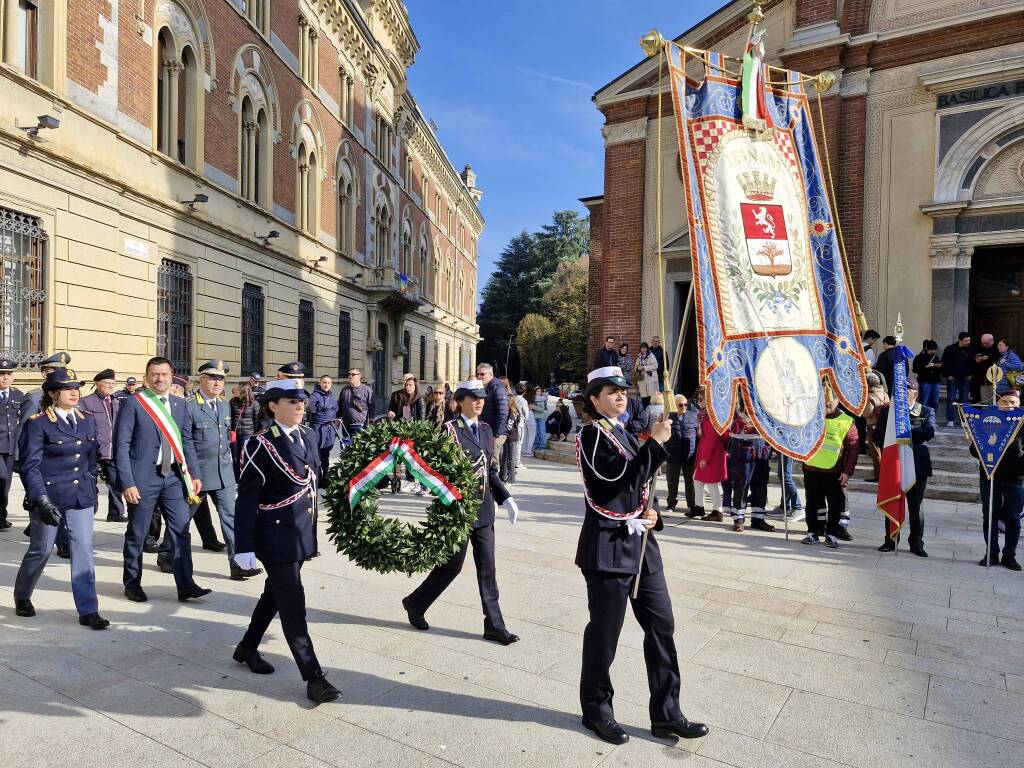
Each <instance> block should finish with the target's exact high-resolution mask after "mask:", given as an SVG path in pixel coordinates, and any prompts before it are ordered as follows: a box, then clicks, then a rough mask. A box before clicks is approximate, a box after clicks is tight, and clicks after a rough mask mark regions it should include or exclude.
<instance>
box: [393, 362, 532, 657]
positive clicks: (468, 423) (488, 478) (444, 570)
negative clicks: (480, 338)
mask: <svg viewBox="0 0 1024 768" xmlns="http://www.w3.org/2000/svg"><path fill="white" fill-rule="evenodd" d="M486 397H487V390H486V389H485V388H484V385H483V382H481V381H478V380H476V379H470V380H469V381H464V382H462V383H461V384H459V386H458V388H457V389H456V390H455V400H456V401H457V402H458V404H459V408H460V410H461V413H460V415H459V416H458V417H457V418H456V419H455V420H453V421H450V422H448V424H447V425H446V428H447V429H448V431H449V433H450V434H451V436H452V437H453V439H454V440H455V441H456V442H458V444H459V446H460V447H461V448H462V450H463V451H464V452H465V453H466V456H468V457H469V460H470V462H472V464H473V465H474V466H475V467H476V474H477V477H479V478H480V483H481V490H482V496H483V500H482V501H481V502H480V509H479V510H478V511H477V514H476V520H475V521H474V522H473V529H472V530H471V531H470V533H469V540H468V541H466V542H465V543H464V544H463V545H462V549H460V550H459V551H458V552H456V553H455V555H454V556H453V557H452V558H451V560H449V561H448V562H447V563H444V564H443V565H439V566H437V567H436V568H435V569H434V570H432V571H431V572H430V574H429V575H428V576H427V578H426V579H425V580H424V582H423V583H422V584H421V585H420V586H419V587H418V588H417V589H416V590H415V591H414V592H413V593H412V594H411V595H409V596H408V597H406V598H403V600H402V607H403V608H405V612H406V614H407V615H408V617H409V623H410V624H412V626H414V627H415V628H416V629H423V630H426V629H430V625H429V624H427V620H426V619H425V618H424V614H425V613H426V612H427V609H428V608H430V606H431V605H433V603H434V601H435V600H437V598H439V597H440V596H441V593H442V592H444V591H445V589H447V588H448V585H449V584H451V583H452V582H453V581H454V580H455V577H456V576H458V575H459V572H460V571H461V570H462V564H463V563H464V562H465V561H466V549H467V548H468V547H469V544H470V542H472V543H473V561H474V562H475V563H476V579H477V583H478V584H479V585H480V600H481V602H482V603H483V609H484V639H485V640H492V641H494V642H496V643H501V644H502V645H511V644H512V643H515V642H517V641H518V640H519V636H518V635H514V634H512V633H511V632H509V631H508V629H506V628H505V619H504V618H502V615H501V608H500V607H499V605H498V578H497V570H496V568H495V565H494V502H495V501H497V502H498V503H499V504H503V505H504V506H505V508H506V509H507V510H508V515H509V519H510V520H511V521H512V523H513V525H514V524H515V521H516V517H517V515H518V514H519V508H518V507H517V506H516V502H515V500H514V499H513V498H512V494H510V493H509V492H508V489H507V488H506V487H505V484H504V483H503V482H501V478H500V477H498V469H497V466H496V465H495V463H494V461H493V458H494V434H493V433H492V432H491V428H490V426H488V425H487V423H486V422H484V421H481V420H480V412H481V411H482V410H483V406H484V400H485V399H486Z"/></svg>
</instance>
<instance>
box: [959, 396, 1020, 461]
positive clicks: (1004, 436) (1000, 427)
mask: <svg viewBox="0 0 1024 768" xmlns="http://www.w3.org/2000/svg"><path fill="white" fill-rule="evenodd" d="M960 407H961V410H962V412H963V416H964V424H965V425H966V427H967V434H968V435H969V436H970V438H971V441H972V442H973V443H974V447H975V449H976V450H977V451H978V459H979V460H980V461H981V466H982V468H983V469H984V470H985V476H986V477H988V478H989V479H991V478H992V475H993V474H995V471H996V467H998V466H999V462H1000V461H1002V459H1003V454H1005V453H1006V449H1007V447H1009V445H1010V443H1012V442H1013V439H1014V438H1015V437H1016V436H1017V431H1018V430H1019V429H1020V426H1021V423H1022V421H1024V408H1010V409H1008V410H1003V409H1002V408H1000V407H999V406H997V405H963V406H960Z"/></svg>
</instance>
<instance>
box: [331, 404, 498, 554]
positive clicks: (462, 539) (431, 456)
mask: <svg viewBox="0 0 1024 768" xmlns="http://www.w3.org/2000/svg"><path fill="white" fill-rule="evenodd" d="M395 436H398V437H402V438H409V439H411V440H412V441H413V444H414V445H415V447H416V451H417V452H418V453H419V454H420V456H422V457H423V459H424V461H426V462H427V464H429V465H430V466H431V467H432V468H433V469H434V471H435V472H437V473H438V474H440V475H443V476H444V478H445V479H446V480H448V481H449V482H450V483H452V484H453V485H454V486H455V487H456V488H458V489H459V493H460V494H461V495H462V499H461V500H458V501H454V502H452V503H451V504H450V505H447V506H445V505H444V504H442V503H441V502H440V501H439V500H438V499H437V498H434V500H433V501H432V502H431V504H430V506H429V507H428V508H427V519H426V520H425V521H421V522H419V523H417V524H416V525H413V524H411V523H407V522H403V521H401V520H397V519H395V518H391V517H386V516H382V515H381V514H380V510H379V505H378V502H379V500H380V492H379V491H378V490H377V489H376V488H374V489H372V490H371V491H369V492H368V493H366V494H365V495H364V496H363V497H362V498H361V499H360V500H359V501H358V503H357V504H356V506H355V508H352V507H351V506H350V504H349V483H350V481H351V480H352V478H354V477H355V476H356V475H358V474H359V473H360V472H361V471H362V470H363V469H364V468H365V467H366V466H367V465H368V464H369V463H370V462H372V461H373V460H374V459H375V458H376V457H377V456H378V455H380V454H381V453H382V452H383V451H386V450H387V449H388V446H389V445H390V443H391V439H392V438H393V437H395ZM325 486H326V493H325V501H326V506H327V519H328V521H329V525H328V527H327V535H328V537H329V538H330V539H331V540H332V541H333V542H334V543H335V545H336V546H337V549H338V552H341V553H343V554H345V555H348V558H349V559H350V560H352V561H353V562H354V563H356V565H358V566H360V567H361V568H366V569H367V570H371V571H377V572H379V573H392V572H396V571H397V572H401V573H408V574H413V573H422V572H424V571H429V570H430V569H432V568H435V567H437V566H438V565H441V564H442V563H446V562H448V560H450V559H451V558H452V556H453V555H454V554H455V553H456V552H458V551H459V549H461V548H462V545H463V544H465V543H466V539H467V538H468V537H469V532H470V529H471V528H472V525H473V521H474V520H476V513H477V509H478V508H479V507H480V482H479V480H478V479H477V478H476V475H475V473H474V470H473V465H472V464H471V463H470V461H469V459H468V458H466V454H465V453H464V452H463V451H462V448H461V447H459V445H458V443H456V442H455V441H454V440H453V439H452V438H451V436H450V435H449V434H448V433H447V432H446V431H444V430H440V429H438V428H437V427H435V426H434V425H432V424H430V423H428V422H426V421H389V420H384V421H380V422H378V423H376V424H372V425H370V426H369V427H367V428H366V429H364V430H363V431H362V432H360V433H359V434H358V435H356V436H355V439H354V440H353V442H352V445H351V446H350V447H349V448H347V449H345V450H344V451H343V452H342V455H341V460H340V461H339V462H337V463H336V464H335V465H334V466H333V467H331V469H330V470H329V472H328V473H327V478H326V479H325Z"/></svg>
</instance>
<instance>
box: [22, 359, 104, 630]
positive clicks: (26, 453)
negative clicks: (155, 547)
mask: <svg viewBox="0 0 1024 768" xmlns="http://www.w3.org/2000/svg"><path fill="white" fill-rule="evenodd" d="M81 386H82V382H81V381H78V380H77V377H76V376H75V372H74V371H72V370H70V369H67V368H60V369H57V370H55V371H52V372H51V373H50V374H49V375H48V376H47V377H46V381H45V382H44V383H43V389H44V391H45V392H47V393H54V394H53V395H52V397H53V402H56V400H57V395H56V394H55V393H56V392H57V391H59V390H64V389H78V388H80V387H81ZM98 458H99V443H98V441H97V439H96V422H95V420H94V419H93V418H92V417H91V416H89V414H87V413H86V412H85V411H83V410H80V409H78V408H75V409H73V410H64V409H60V408H57V407H56V405H50V406H48V407H47V408H46V409H45V410H44V411H43V412H42V413H38V414H36V415H34V416H33V417H32V418H31V419H30V420H29V422H28V424H27V425H26V427H25V434H24V435H23V436H22V453H21V481H22V483H23V484H24V486H25V498H26V499H27V501H28V505H29V506H30V507H31V516H32V522H33V524H32V540H31V543H30V544H29V547H28V550H27V551H26V552H25V557H24V559H23V560H22V562H21V567H20V568H19V569H18V576H17V578H16V579H15V583H14V600H15V610H16V612H17V614H18V615H19V616H26V617H27V616H32V615H34V614H35V609H34V608H33V606H32V601H31V597H32V592H33V590H34V589H35V586H36V583H37V582H38V581H39V577H40V575H42V572H43V568H44V567H45V566H46V561H47V560H48V559H49V557H50V551H51V550H52V549H53V544H54V540H55V539H56V537H57V526H58V523H59V522H61V521H64V522H65V523H66V526H67V531H68V538H69V544H70V556H71V590H72V593H73V594H74V598H75V607H76V608H77V609H78V614H79V621H80V623H82V624H83V625H86V626H90V627H92V628H93V629H103V628H105V627H106V626H108V625H109V622H108V621H106V620H105V619H103V618H102V617H100V615H99V613H98V601H97V598H96V573H95V570H94V568H93V559H92V525H93V523H92V520H93V514H94V512H95V509H96V479H95V474H96V466H97V460H98Z"/></svg>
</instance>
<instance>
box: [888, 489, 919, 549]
mask: <svg viewBox="0 0 1024 768" xmlns="http://www.w3.org/2000/svg"><path fill="white" fill-rule="evenodd" d="M927 485H928V478H927V477H919V478H917V482H916V483H914V487H913V488H911V489H910V490H909V491H907V516H908V517H909V518H910V539H909V543H910V546H911V548H914V547H921V546H924V513H923V512H922V511H921V503H922V502H923V501H924V491H925V488H926V487H927ZM882 522H883V524H884V527H885V537H886V538H889V525H890V523H889V518H887V517H885V516H884V515H883V516H882Z"/></svg>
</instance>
